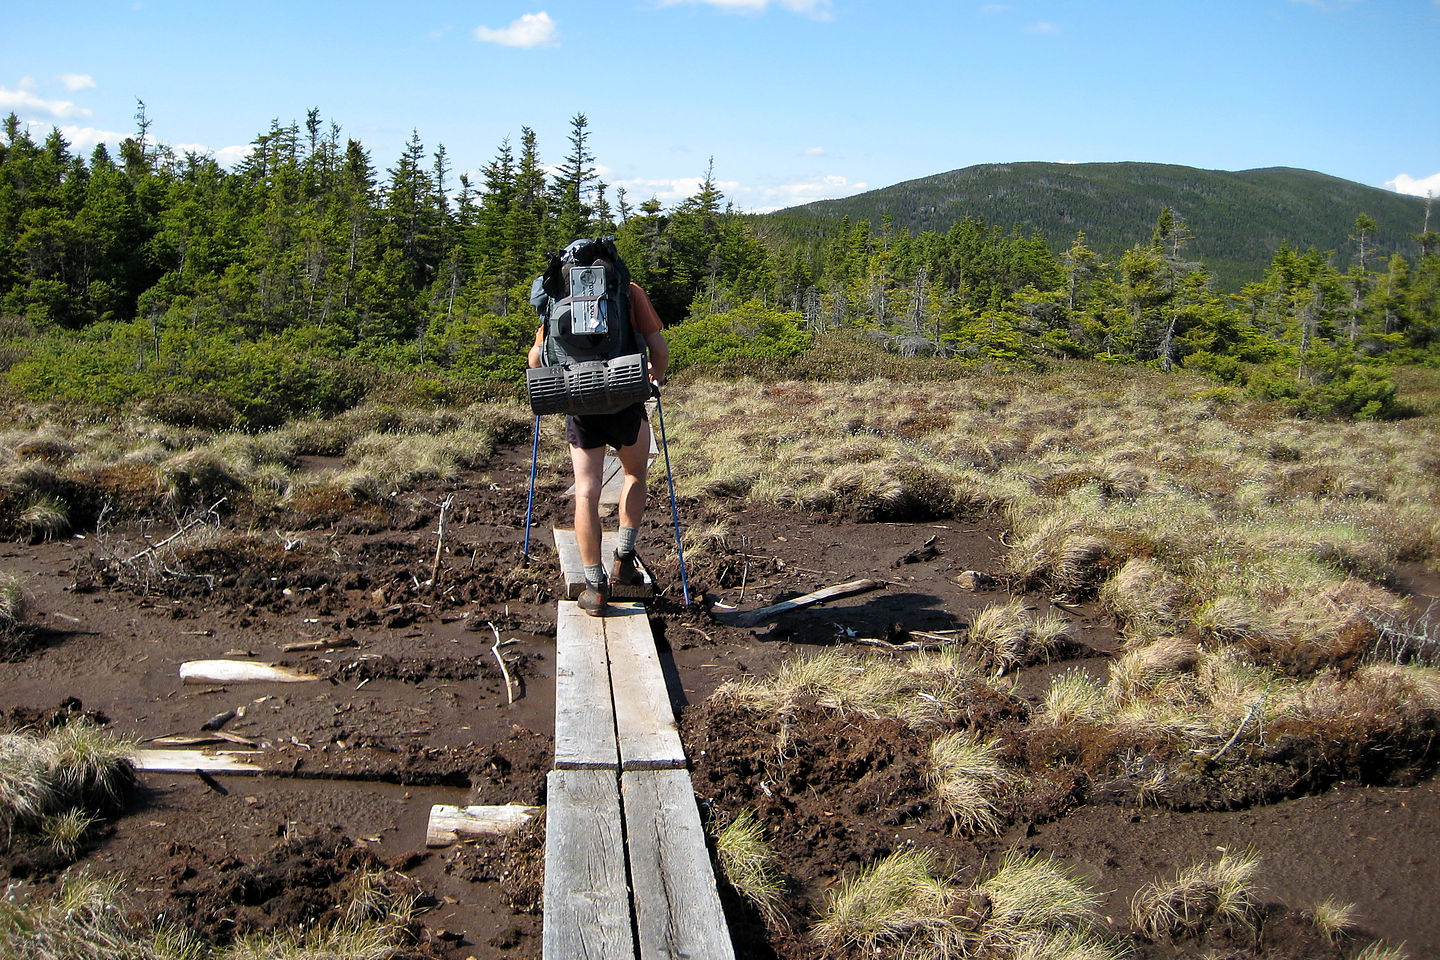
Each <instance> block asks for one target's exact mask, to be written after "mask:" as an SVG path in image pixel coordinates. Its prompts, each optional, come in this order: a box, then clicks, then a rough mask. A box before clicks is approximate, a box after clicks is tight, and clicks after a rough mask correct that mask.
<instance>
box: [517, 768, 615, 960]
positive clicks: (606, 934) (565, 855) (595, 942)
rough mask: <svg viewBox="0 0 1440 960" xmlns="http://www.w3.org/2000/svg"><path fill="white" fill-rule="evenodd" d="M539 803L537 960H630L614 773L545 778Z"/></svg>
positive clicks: (587, 772) (590, 772) (563, 772)
mask: <svg viewBox="0 0 1440 960" xmlns="http://www.w3.org/2000/svg"><path fill="white" fill-rule="evenodd" d="M546 795H547V798H546V808H545V897H544V899H545V916H544V920H543V926H542V928H541V947H540V955H541V957H542V958H543V960H612V958H628V960H634V957H635V934H634V927H633V925H632V923H631V919H630V889H629V886H628V884H627V883H626V879H625V840H624V834H623V831H622V829H621V821H620V785H619V783H618V781H617V780H616V776H615V773H614V772H613V771H609V770H552V771H550V774H549V775H548V777H547V778H546Z"/></svg>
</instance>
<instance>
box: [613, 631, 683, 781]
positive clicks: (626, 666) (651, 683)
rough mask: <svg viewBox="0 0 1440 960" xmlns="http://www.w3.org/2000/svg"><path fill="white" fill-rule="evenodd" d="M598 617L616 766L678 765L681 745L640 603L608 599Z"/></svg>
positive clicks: (667, 767) (656, 767)
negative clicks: (611, 706) (601, 625)
mask: <svg viewBox="0 0 1440 960" xmlns="http://www.w3.org/2000/svg"><path fill="white" fill-rule="evenodd" d="M604 621H605V648H606V650H607V651H608V653H609V657H610V689H611V691H612V692H613V694H614V697H615V729H616V738H617V739H618V741H619V748H620V769H622V770H670V769H683V768H684V767H685V748H684V747H683V746H682V745H681V743H680V730H679V727H678V726H677V725H676V723H675V712H674V710H672V709H671V707H670V696H669V694H668V692H667V691H666V686H665V674H664V672H663V671H662V670H661V669H660V658H659V656H658V655H657V654H656V652H655V638H654V635H653V634H651V632H650V620H649V617H647V616H646V613H645V608H644V607H642V606H640V605H639V604H611V605H610V611H609V612H608V613H607V614H606V615H605V617H604Z"/></svg>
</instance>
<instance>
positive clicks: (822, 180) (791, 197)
mask: <svg viewBox="0 0 1440 960" xmlns="http://www.w3.org/2000/svg"><path fill="white" fill-rule="evenodd" d="M868 189H870V187H869V185H868V184H866V183H865V182H864V181H858V180H857V181H854V182H852V181H851V180H850V179H849V178H848V177H844V176H839V175H834V174H832V175H830V176H814V177H810V178H807V179H800V180H791V181H789V182H787V183H781V184H776V185H773V186H765V187H744V186H738V185H737V186H736V187H735V188H734V189H732V190H727V191H726V194H725V195H726V196H727V197H729V198H730V199H731V200H733V201H735V206H736V208H737V209H740V210H744V211H746V212H748V213H769V212H770V211H772V210H783V209H784V208H786V207H796V206H800V205H801V204H805V203H814V202H815V201H816V200H834V199H837V198H839V197H848V196H850V195H851V194H854V193H860V192H862V191H864V190H868Z"/></svg>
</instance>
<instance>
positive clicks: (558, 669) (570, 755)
mask: <svg viewBox="0 0 1440 960" xmlns="http://www.w3.org/2000/svg"><path fill="white" fill-rule="evenodd" d="M559 606H560V609H559V612H558V613H557V614H556V618H555V769H557V770H615V769H617V768H618V767H619V765H620V755H619V751H618V750H617V749H616V745H615V705H614V702H613V700H612V699H611V697H610V668H609V664H608V662H607V658H606V653H605V620H606V618H605V617H592V616H590V615H588V614H587V613H585V611H583V610H581V609H580V607H579V606H578V605H577V604H575V603H574V602H573V601H570V600H562V601H560V605H559Z"/></svg>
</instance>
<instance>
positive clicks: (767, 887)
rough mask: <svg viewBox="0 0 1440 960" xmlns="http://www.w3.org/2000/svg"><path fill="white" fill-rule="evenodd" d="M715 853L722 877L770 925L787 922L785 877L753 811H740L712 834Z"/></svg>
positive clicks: (763, 828) (763, 829) (762, 825)
mask: <svg viewBox="0 0 1440 960" xmlns="http://www.w3.org/2000/svg"><path fill="white" fill-rule="evenodd" d="M715 853H716V855H717V856H718V857H719V859H720V868H721V869H722V870H723V871H724V872H725V879H727V880H728V881H730V886H732V887H734V888H735V891H736V892H737V893H739V894H740V895H741V896H742V897H744V898H745V899H746V900H749V901H750V902H751V903H752V904H754V905H755V908H756V909H757V910H759V911H760V913H761V915H762V916H763V917H765V919H766V920H767V921H769V922H771V923H773V924H777V925H782V926H784V925H787V922H786V918H785V910H784V901H783V897H784V893H785V880H784V877H783V875H782V874H781V872H780V867H779V864H778V863H777V861H776V857H775V853H774V851H772V850H771V849H770V846H769V844H768V843H767V842H766V840H765V826H764V824H762V823H761V822H760V821H759V819H758V818H756V816H755V812H754V811H753V810H741V811H740V812H739V813H738V814H737V815H736V816H735V819H733V820H731V821H730V822H729V823H727V824H726V825H725V826H724V827H723V828H722V829H721V830H720V833H719V834H718V835H717V836H716V837H715Z"/></svg>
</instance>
